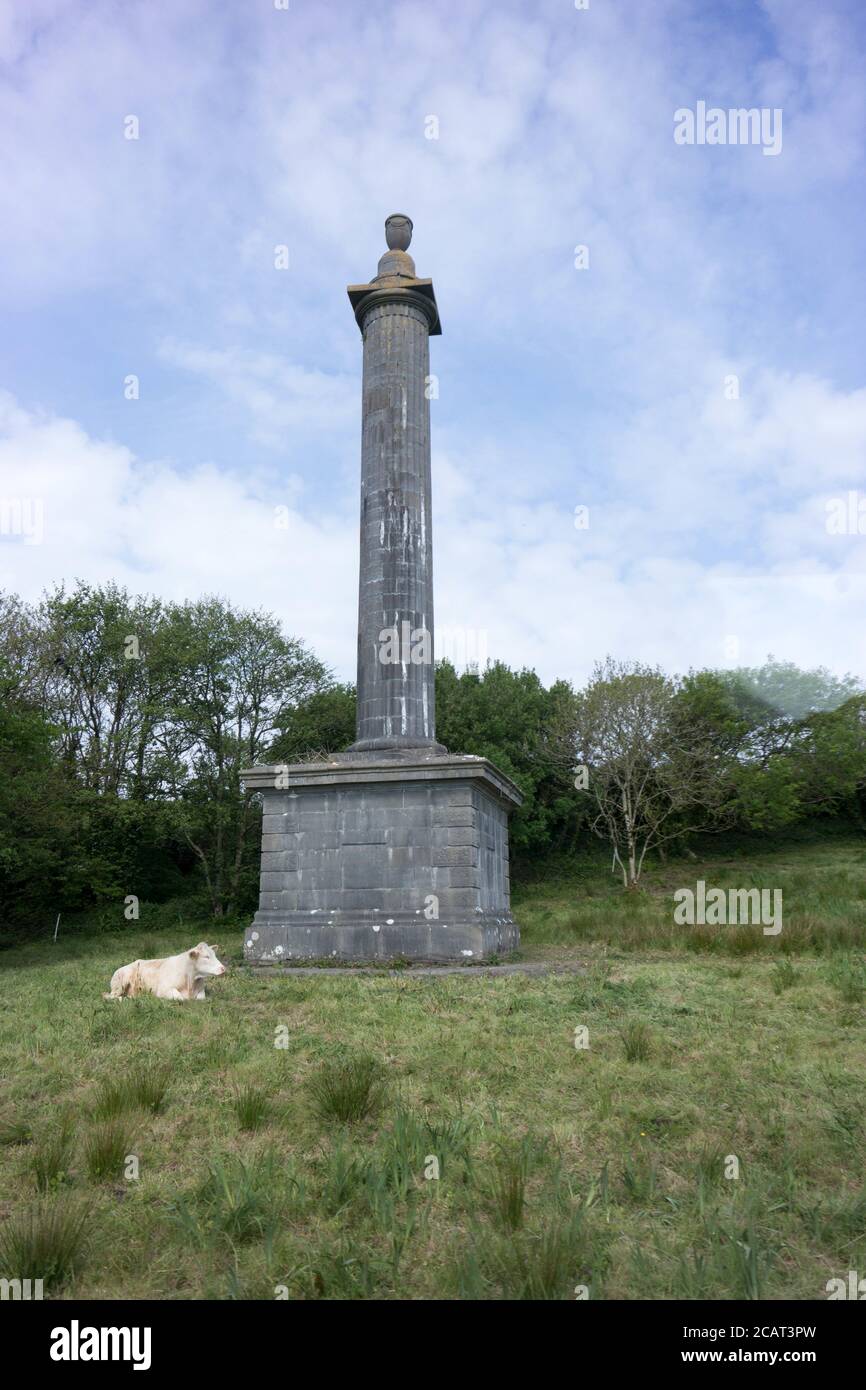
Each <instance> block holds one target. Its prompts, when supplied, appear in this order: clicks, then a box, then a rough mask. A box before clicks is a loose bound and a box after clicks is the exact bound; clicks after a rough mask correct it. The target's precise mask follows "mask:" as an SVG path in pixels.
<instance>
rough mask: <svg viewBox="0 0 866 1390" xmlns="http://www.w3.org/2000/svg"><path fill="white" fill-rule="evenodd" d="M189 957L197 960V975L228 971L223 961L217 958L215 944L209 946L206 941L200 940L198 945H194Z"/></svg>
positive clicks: (222, 973)
mask: <svg viewBox="0 0 866 1390" xmlns="http://www.w3.org/2000/svg"><path fill="white" fill-rule="evenodd" d="M189 958H190V960H191V961H194V962H195V973H196V974H197V975H224V974H225V973H226V968H225V966H224V965H223V963H222V961H221V960H218V959H217V955H216V952H215V950H214V948H213V946H208V944H207V942H206V941H200V942H199V943H198V945H197V946H193V948H192V950H191V951H190V953H189Z"/></svg>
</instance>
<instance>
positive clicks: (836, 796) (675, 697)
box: [0, 583, 866, 926]
mask: <svg viewBox="0 0 866 1390" xmlns="http://www.w3.org/2000/svg"><path fill="white" fill-rule="evenodd" d="M864 701H866V696H864V693H863V690H862V687H861V686H860V684H859V682H857V681H856V680H854V679H853V678H851V677H846V678H843V679H838V678H836V677H834V676H832V675H831V674H829V673H828V672H826V671H823V670H818V671H811V672H804V671H800V670H798V668H796V667H794V666H792V665H790V664H788V663H783V662H775V661H772V660H769V661H768V662H767V663H766V664H765V665H764V666H763V667H760V668H757V669H754V670H739V671H735V672H729V671H723V672H713V671H699V672H691V673H690V674H689V675H688V676H686V677H684V678H672V677H670V676H667V675H665V674H664V673H663V672H661V671H659V670H655V669H652V668H648V667H643V666H640V665H637V664H625V663H616V662H613V661H610V660H608V661H607V662H606V663H604V664H603V665H601V666H599V667H597V668H596V670H595V672H594V673H593V676H592V678H591V680H590V681H589V682H588V683H587V685H586V686H585V687H584V688H583V689H581V690H578V691H575V690H574V689H573V688H572V686H571V685H570V684H569V683H568V682H566V681H558V682H556V683H554V684H553V685H552V686H550V687H549V688H545V687H544V686H543V685H542V683H541V682H540V680H539V679H538V677H537V676H536V674H535V673H534V672H532V671H527V670H522V671H515V670H512V669H510V668H509V667H507V666H505V665H504V664H502V663H493V664H491V665H489V666H487V667H486V668H485V669H484V670H483V671H477V670H471V669H470V670H469V671H465V672H462V673H459V674H458V672H457V671H456V670H455V669H454V667H453V666H451V665H450V664H448V663H442V664H440V665H439V666H438V667H437V671H436V703H437V718H438V728H437V733H438V736H439V738H440V740H441V741H442V742H443V743H445V744H446V746H447V747H449V748H450V749H451V750H452V751H453V752H458V753H460V752H465V753H474V754H479V755H482V756H486V757H489V758H490V759H491V760H492V761H494V762H495V763H496V764H497V765H498V766H499V767H500V768H502V770H503V771H504V772H506V773H507V774H509V775H510V776H511V777H512V778H513V779H514V781H515V782H517V784H518V785H519V786H520V788H521V790H522V791H523V793H524V796H525V802H524V805H523V806H522V807H521V809H520V810H519V811H518V812H516V813H515V815H514V818H513V821H512V835H511V840H512V852H513V855H514V858H515V860H516V868H517V870H518V871H519V869H520V866H521V864H524V863H526V862H527V861H528V860H530V859H531V860H533V861H535V860H538V859H539V858H541V857H544V856H546V855H548V854H550V853H552V852H563V851H569V850H575V851H576V850H579V848H580V847H581V846H582V845H584V844H585V843H586V842H587V840H588V838H589V835H590V832H592V831H594V832H596V833H597V834H599V835H601V836H602V837H603V838H604V839H605V840H606V841H607V842H608V843H609V845H611V846H612V847H613V851H614V861H615V863H616V864H617V865H618V866H619V868H620V870H621V872H622V876H623V882H624V883H625V884H626V886H633V885H634V884H636V883H637V882H638V880H639V877H640V873H641V869H642V866H643V864H644V862H645V860H646V856H647V854H651V853H655V852H658V853H662V854H663V853H664V852H665V850H666V847H668V846H670V845H671V844H672V843H673V844H676V843H677V842H680V843H683V842H687V840H688V837H689V836H693V835H695V834H698V833H703V832H706V831H709V830H712V829H717V828H720V827H723V826H729V825H738V826H746V827H749V828H751V829H756V830H765V831H773V830H778V829H780V828H783V827H785V826H787V825H791V824H793V823H795V822H797V821H802V820H808V819H810V818H813V817H815V816H826V815H839V814H844V815H848V816H852V817H857V818H858V819H859V820H860V821H861V822H862V816H863V811H864V798H866V704H864ZM354 732H355V695H354V689H353V687H351V686H349V685H342V684H340V683H338V682H337V681H335V680H334V678H333V676H332V674H331V673H330V672H329V671H328V670H327V669H326V668H325V667H324V666H323V665H322V663H321V662H320V661H319V660H318V659H317V658H316V656H315V655H314V654H313V653H312V652H311V651H309V650H308V648H307V647H306V646H305V644H304V643H303V642H302V641H300V640H299V639H297V638H294V637H288V636H286V635H285V634H284V633H283V632H282V630H281V628H280V625H279V623H278V622H277V621H276V620H275V619H274V618H273V617H271V616H270V615H268V614H266V613H263V612H244V611H240V610H238V609H236V608H234V607H233V606H232V605H231V604H229V603H227V602H225V601H224V600H221V599H218V598H204V599H201V600H199V601H197V602H194V603H171V602H164V601H160V600H156V599H151V598H141V597H136V596H133V595H130V594H129V593H127V592H126V591H125V590H123V589H120V588H118V587H117V586H116V585H113V584H106V585H102V586H97V587H93V586H90V585H87V584H83V583H78V584H76V585H75V586H74V587H73V588H71V589H70V590H68V591H67V589H66V588H64V587H58V588H56V589H54V590H53V591H52V592H50V593H48V594H46V595H45V596H44V598H43V599H42V601H41V602H40V603H39V604H36V605H27V604H25V603H23V602H22V601H21V600H20V599H18V598H16V597H15V596H14V595H5V596H4V595H0V926H2V924H15V923H18V922H28V921H35V922H41V923H43V924H44V923H45V922H46V921H47V920H53V914H54V913H56V912H65V913H69V912H74V911H77V910H80V909H86V908H92V907H94V906H99V905H103V904H109V905H113V908H114V910H117V911H120V910H122V905H123V904H124V902H125V901H126V900H127V899H128V898H130V896H132V897H134V898H135V899H136V900H139V901H141V902H150V903H158V902H162V901H167V900H169V899H174V898H176V897H178V896H189V898H190V900H191V903H192V905H194V907H195V908H196V909H197V910H206V911H207V912H209V913H211V914H213V915H214V916H216V917H221V916H226V915H233V914H238V913H247V912H250V911H252V910H253V908H254V906H255V901H256V894H257V885H258V850H259V824H260V823H259V815H260V813H259V807H258V804H257V802H256V799H255V797H254V796H253V795H252V794H250V793H249V792H247V791H245V789H244V788H243V786H242V783H241V777H240V773H241V770H242V769H243V768H244V767H248V766H251V765H253V764H255V763H259V762H286V763H291V762H296V761H300V760H302V759H304V758H306V757H309V756H317V755H322V754H325V753H328V752H332V751H335V750H338V749H341V748H344V747H346V745H347V744H349V743H350V742H351V741H352V740H353V738H354Z"/></svg>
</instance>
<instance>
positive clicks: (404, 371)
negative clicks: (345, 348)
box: [349, 214, 444, 753]
mask: <svg viewBox="0 0 866 1390" xmlns="http://www.w3.org/2000/svg"><path fill="white" fill-rule="evenodd" d="M385 234H386V239H387V242H388V248H389V249H388V251H387V252H386V253H385V255H384V256H382V258H381V260H380V261H379V269H378V274H377V275H376V277H375V279H374V280H372V281H371V282H370V283H369V284H368V285H352V286H350V287H349V298H350V300H351V302H352V306H353V308H354V310H355V317H356V319H357V322H358V325H359V327H360V329H361V333H362V335H363V339H364V371H363V395H362V435H361V567H360V588H359V601H358V721H357V742H356V743H355V744H354V745H353V751H358V752H362V751H363V752H367V751H369V752H383V753H387V752H394V753H399V752H401V751H403V750H405V751H407V752H408V751H409V750H414V751H415V752H418V751H419V750H426V751H428V752H431V753H435V752H444V749H443V748H442V746H441V745H439V744H437V743H436V710H435V693H434V664H433V663H434V650H433V642H434V638H433V536H432V526H431V516H430V495H431V486H430V401H429V395H428V389H427V388H428V382H429V376H430V350H429V341H428V340H429V336H430V334H431V333H433V334H438V333H439V332H440V331H441V330H440V326H439V314H438V309H437V306H436V298H435V295H434V293H433V285H432V283H431V281H429V280H419V279H418V277H417V276H416V274H415V264H414V261H413V260H412V257H411V256H409V255H408V254H407V249H406V248H407V247H408V246H409V243H410V241H411V237H412V223H411V221H410V219H409V218H408V217H404V216H402V215H401V214H395V215H393V216H392V217H389V218H388V220H387V222H386V224H385Z"/></svg>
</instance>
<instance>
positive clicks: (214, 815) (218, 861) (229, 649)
mask: <svg viewBox="0 0 866 1390" xmlns="http://www.w3.org/2000/svg"><path fill="white" fill-rule="evenodd" d="M163 654H164V659H165V661H166V667H167V669H168V670H170V671H171V672H172V693H171V696H170V698H169V702H168V708H167V711H166V718H165V720H164V721H163V722H162V723H161V724H159V725H158V726H157V728H156V738H157V741H158V742H159V743H160V744H161V750H162V766H163V770H164V775H165V776H166V777H167V778H168V779H170V783H171V793H172V796H173V798H174V801H175V806H176V811H177V816H178V824H179V826H180V829H181V833H182V834H183V836H184V838H185V839H186V840H187V842H188V844H189V845H190V847H191V849H192V850H193V852H194V854H195V855H196V858H197V859H198V861H199V864H200V866H201V869H202V873H203V875H204V879H205V883H206V886H207V893H208V897H209V900H210V904H211V908H212V911H213V913H214V916H217V917H220V916H223V915H224V914H225V913H229V912H231V911H233V910H234V908H235V907H236V906H237V903H238V899H239V896H240V893H241V881H242V877H243V875H244V871H245V870H246V872H247V877H249V876H251V875H252V876H255V863H254V861H251V860H250V859H249V855H248V852H249V851H250V849H251V848H252V849H253V850H256V851H257V848H258V846H257V845H252V843H251V837H250V831H251V828H252V827H253V825H254V824H255V825H257V824H258V814H257V809H256V805H255V803H254V793H253V792H251V791H249V790H247V789H246V788H243V787H242V784H241V772H242V770H243V769H244V768H247V767H251V766H253V765H254V764H256V763H260V762H263V761H266V760H267V759H268V756H269V750H270V746H271V743H272V741H273V739H274V736H275V734H276V733H277V732H278V731H279V730H280V729H281V728H283V727H285V726H286V724H287V723H288V721H289V718H290V715H291V712H292V710H293V709H294V708H295V707H296V706H297V705H299V704H301V703H302V702H303V701H305V700H308V699H309V698H310V697H311V696H312V695H313V694H314V693H315V692H316V691H317V690H318V689H320V688H322V687H323V686H325V685H327V683H328V680H329V677H328V673H327V671H326V670H325V668H324V666H322V664H321V662H319V661H318V660H317V659H316V658H315V657H314V656H313V655H312V654H311V653H310V652H308V651H307V649H306V648H305V646H304V645H303V643H302V642H300V641H298V640H297V639H295V638H290V637H285V636H283V634H282V632H281V630H280V626H279V624H278V622H277V621H276V619H274V618H272V617H270V616H269V615H268V614H265V613H261V612H242V611H240V610H238V609H235V608H233V607H232V606H231V604H229V603H226V602H225V601H224V600H221V599H218V598H204V599H200V600H199V601H198V602H195V603H186V604H183V605H172V606H171V607H170V608H169V609H168V613H167V624H166V630H165V632H164V634H163Z"/></svg>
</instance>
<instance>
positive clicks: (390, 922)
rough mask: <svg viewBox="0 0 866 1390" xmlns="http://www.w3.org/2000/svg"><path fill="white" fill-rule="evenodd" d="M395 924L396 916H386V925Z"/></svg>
mask: <svg viewBox="0 0 866 1390" xmlns="http://www.w3.org/2000/svg"><path fill="white" fill-rule="evenodd" d="M393 925H394V918H393V917H386V918H385V926H386V927H393Z"/></svg>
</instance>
